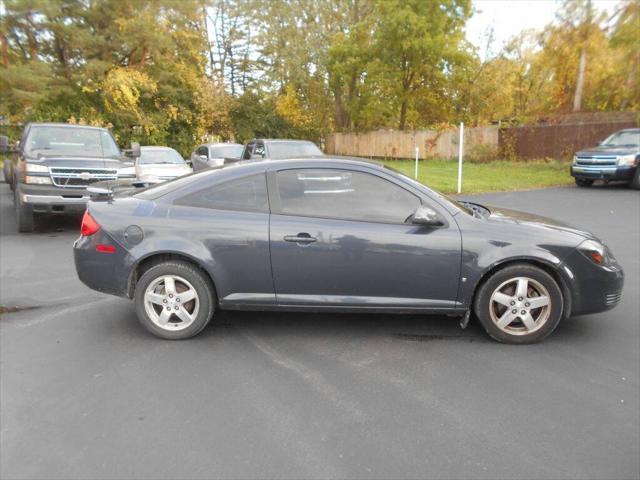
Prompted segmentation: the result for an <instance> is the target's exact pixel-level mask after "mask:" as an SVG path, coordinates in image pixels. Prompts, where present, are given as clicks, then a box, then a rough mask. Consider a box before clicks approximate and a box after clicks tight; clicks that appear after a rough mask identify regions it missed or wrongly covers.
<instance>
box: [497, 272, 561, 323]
mask: <svg viewBox="0 0 640 480" xmlns="http://www.w3.org/2000/svg"><path fill="white" fill-rule="evenodd" d="M489 313H490V315H491V320H492V321H493V323H495V325H496V326H497V327H498V328H499V329H500V330H502V331H503V332H505V333H508V334H510V335H529V334H531V333H533V332H535V331H537V330H539V329H540V328H542V327H543V325H544V324H545V323H546V322H547V320H549V316H550V314H551V296H550V295H549V292H548V291H547V289H546V288H545V287H544V286H543V285H542V284H541V283H540V282H538V281H537V280H534V279H532V278H528V277H515V278H511V279H509V280H507V281H506V282H503V283H502V284H500V285H499V286H498V287H497V288H496V289H495V290H494V291H493V294H492V295H491V299H490V301H489Z"/></svg>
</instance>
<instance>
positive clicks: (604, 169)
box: [571, 165, 638, 180]
mask: <svg viewBox="0 0 640 480" xmlns="http://www.w3.org/2000/svg"><path fill="white" fill-rule="evenodd" d="M636 168H638V167H636V166H616V165H601V166H598V165H571V176H572V177H575V178H579V179H583V180H631V179H632V178H633V175H634V173H635V171H636Z"/></svg>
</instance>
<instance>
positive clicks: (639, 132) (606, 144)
mask: <svg viewBox="0 0 640 480" xmlns="http://www.w3.org/2000/svg"><path fill="white" fill-rule="evenodd" d="M638 163H640V128H628V129H625V130H620V131H618V132H616V133H614V134H613V135H611V136H609V137H608V138H607V139H606V140H604V141H603V142H600V145H598V146H597V147H594V148H590V149H587V150H581V151H579V152H577V153H576V154H575V156H574V157H573V164H572V165H571V175H572V176H573V177H574V178H575V180H576V185H578V186H579V187H590V186H591V185H593V182H594V181H595V180H604V181H605V182H608V181H610V180H623V181H627V182H629V186H630V187H631V188H635V189H636V190H637V189H640V168H639V167H638Z"/></svg>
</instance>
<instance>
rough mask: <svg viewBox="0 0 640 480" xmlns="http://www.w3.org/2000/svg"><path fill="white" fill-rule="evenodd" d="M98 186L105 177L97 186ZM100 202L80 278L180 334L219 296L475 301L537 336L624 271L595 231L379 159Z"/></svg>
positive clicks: (321, 163)
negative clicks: (446, 191) (461, 192)
mask: <svg viewBox="0 0 640 480" xmlns="http://www.w3.org/2000/svg"><path fill="white" fill-rule="evenodd" d="M97 193H99V192H97ZM104 193H105V192H102V195H101V196H100V197H99V198H96V200H95V201H91V202H89V205H88V209H87V212H86V213H85V217H84V220H83V223H82V227H81V236H80V238H78V239H77V240H76V242H75V244H74V256H75V264H76V269H77V272H78V275H79V277H80V279H81V280H82V281H83V282H84V283H85V284H86V285H87V286H89V287H90V288H93V289H95V290H98V291H100V292H105V293H111V294H114V295H119V296H122V297H128V298H132V299H134V302H135V309H136V312H137V315H138V318H139V319H140V321H141V323H142V324H143V325H144V326H145V327H146V328H147V329H148V330H149V331H150V332H152V333H153V334H155V335H157V336H159V337H162V338H167V339H181V338H187V337H191V336H193V335H196V334H197V333H198V332H200V331H201V330H202V329H203V328H204V327H205V326H206V325H207V323H208V322H209V321H210V320H211V318H212V317H213V316H214V312H215V311H216V310H227V309H228V310H298V311H299V310H308V311H346V312H382V313H385V312H396V313H417V314H424V313H435V314H440V315H442V314H446V315H452V316H455V315H457V316H462V317H463V319H464V321H465V322H466V320H467V319H468V318H469V314H470V313H471V311H472V310H473V311H474V312H475V314H476V315H477V317H478V318H479V320H480V322H481V324H482V325H483V326H484V328H485V329H486V331H487V332H488V333H489V335H491V337H493V338H495V339H497V340H499V341H502V342H507V343H531V342H535V341H539V340H541V339H543V338H544V337H546V336H547V335H549V334H550V333H551V332H552V331H553V330H554V329H555V328H556V326H557V325H558V323H559V322H560V320H561V319H562V318H567V317H570V316H572V315H577V314H586V313H592V312H600V311H603V310H607V309H610V308H613V307H614V306H615V305H616V304H617V303H618V301H619V300H620V296H621V291H622V286H623V280H624V275H623V271H622V269H621V267H620V266H619V265H618V263H617V261H616V259H615V258H614V257H613V255H612V253H611V252H610V251H609V249H608V248H607V247H606V246H605V245H604V244H603V243H602V242H601V241H600V240H598V239H597V238H596V237H595V236H594V235H592V234H590V233H587V232H583V231H580V230H577V229H574V228H571V227H568V226H566V225H563V224H559V223H557V222H555V221H553V220H549V219H545V218H540V217H537V216H534V215H530V214H526V213H520V212H514V211H508V210H499V209H493V208H489V207H485V206H482V205H476V204H472V203H461V202H455V201H452V200H450V199H448V198H447V197H445V196H442V195H440V194H438V193H436V192H435V191H433V190H431V189H429V188H427V187H425V186H424V185H422V184H420V183H418V182H416V181H414V180H412V179H410V178H408V177H406V176H404V175H402V174H400V173H397V172H395V171H392V170H389V169H388V168H385V167H384V166H383V165H379V164H375V163H370V162H366V161H355V160H337V159H331V158H327V157H325V158H318V159H301V160H283V161H268V162H267V161H263V162H241V163H236V164H234V165H228V166H224V167H222V168H219V169H210V170H206V171H203V172H199V173H195V174H193V175H190V176H188V177H184V178H180V179H177V180H175V181H173V182H169V183H164V184H161V185H157V186H152V187H150V188H147V189H145V190H143V191H139V192H137V193H135V194H133V195H130V196H125V197H115V198H112V197H109V196H108V192H106V193H107V194H106V195H105V194H104Z"/></svg>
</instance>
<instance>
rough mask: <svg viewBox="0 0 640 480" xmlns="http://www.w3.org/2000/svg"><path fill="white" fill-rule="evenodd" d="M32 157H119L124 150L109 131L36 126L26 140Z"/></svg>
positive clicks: (30, 130)
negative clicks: (119, 147) (121, 150)
mask: <svg viewBox="0 0 640 480" xmlns="http://www.w3.org/2000/svg"><path fill="white" fill-rule="evenodd" d="M25 152H26V153H27V154H31V155H42V156H54V155H68V156H77V157H99V158H105V157H119V156H120V150H119V149H118V146H117V145H116V142H115V141H114V140H113V137H112V136H111V134H110V133H109V132H107V131H106V130H99V129H97V128H82V127H54V126H44V125H42V126H33V127H31V128H30V129H29V135H28V136H27V139H26V140H25Z"/></svg>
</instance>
